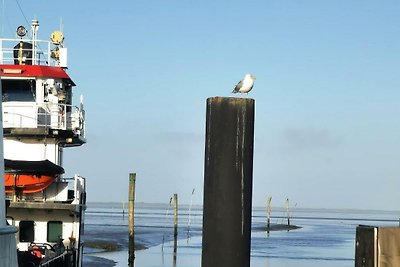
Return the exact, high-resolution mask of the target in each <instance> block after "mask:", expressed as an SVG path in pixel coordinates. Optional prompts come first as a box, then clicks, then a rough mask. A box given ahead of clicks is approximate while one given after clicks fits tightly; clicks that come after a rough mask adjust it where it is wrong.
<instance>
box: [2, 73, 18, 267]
mask: <svg viewBox="0 0 400 267" xmlns="http://www.w3.org/2000/svg"><path fill="white" fill-rule="evenodd" d="M0 78H1V77H0ZM0 93H1V82H0ZM1 114H3V112H2V105H0V140H3V123H2V119H1ZM0 177H4V157H3V142H0ZM4 190H5V187H4V179H0V249H1V250H3V253H0V266H9V267H18V261H17V250H16V242H15V233H16V232H17V229H16V228H15V227H13V226H9V225H7V223H6V211H5V193H4Z"/></svg>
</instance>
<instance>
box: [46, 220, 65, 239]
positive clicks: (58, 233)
mask: <svg viewBox="0 0 400 267" xmlns="http://www.w3.org/2000/svg"><path fill="white" fill-rule="evenodd" d="M61 237H62V222H60V221H50V222H48V223H47V242H58V241H60V238H61Z"/></svg>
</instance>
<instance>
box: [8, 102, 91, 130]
mask: <svg viewBox="0 0 400 267" xmlns="http://www.w3.org/2000/svg"><path fill="white" fill-rule="evenodd" d="M84 122H85V112H84V110H83V109H81V108H80V107H77V106H73V105H67V104H55V103H50V102H44V103H35V102H31V103H28V102H16V101H10V102H3V128H50V129H57V130H72V131H74V132H75V133H76V134H79V135H81V136H84V130H85V129H84V128H85V123H84Z"/></svg>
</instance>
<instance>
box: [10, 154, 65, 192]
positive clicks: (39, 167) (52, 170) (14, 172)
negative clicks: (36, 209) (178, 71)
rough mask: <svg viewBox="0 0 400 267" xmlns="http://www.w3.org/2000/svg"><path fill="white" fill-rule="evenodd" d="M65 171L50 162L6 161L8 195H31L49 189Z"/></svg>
mask: <svg viewBox="0 0 400 267" xmlns="http://www.w3.org/2000/svg"><path fill="white" fill-rule="evenodd" d="M63 173H64V169H63V168H62V167H61V166H58V165H56V164H54V163H52V162H51V161H49V160H42V161H25V160H8V159H4V184H5V191H6V193H11V192H13V191H15V192H19V193H25V194H31V193H36V192H40V191H43V190H44V189H46V188H47V187H49V186H50V185H51V184H52V183H53V182H54V180H55V178H56V177H58V176H59V175H60V174H63Z"/></svg>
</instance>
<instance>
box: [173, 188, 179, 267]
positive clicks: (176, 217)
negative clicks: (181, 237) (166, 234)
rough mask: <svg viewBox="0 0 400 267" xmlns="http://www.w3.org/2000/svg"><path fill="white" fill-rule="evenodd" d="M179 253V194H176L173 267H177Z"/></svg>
mask: <svg viewBox="0 0 400 267" xmlns="http://www.w3.org/2000/svg"><path fill="white" fill-rule="evenodd" d="M177 251H178V194H176V193H175V194H174V255H173V267H175V266H176V255H177Z"/></svg>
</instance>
